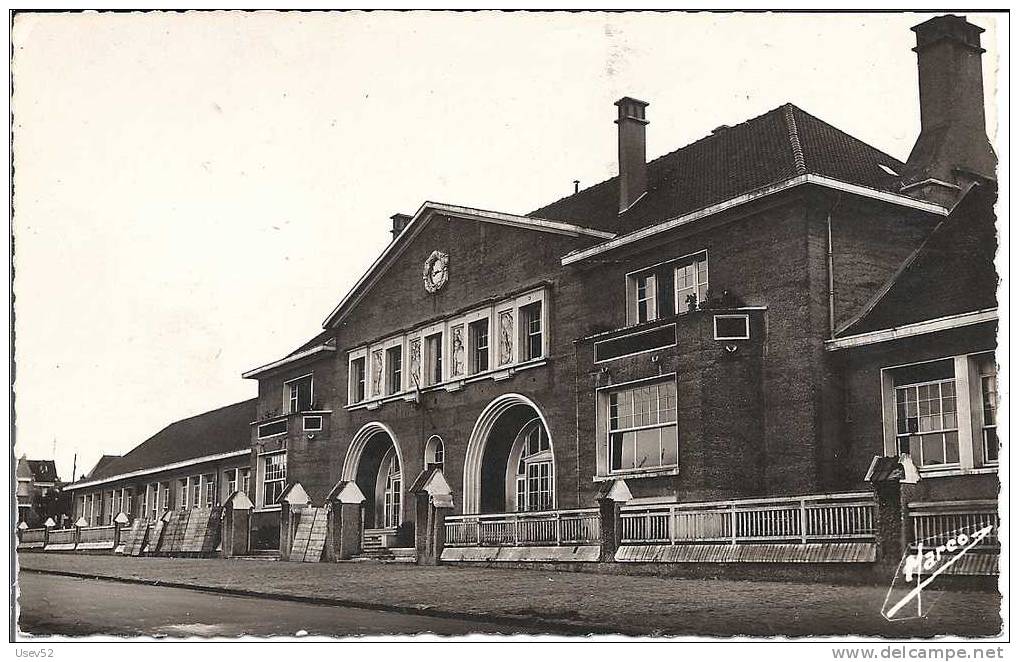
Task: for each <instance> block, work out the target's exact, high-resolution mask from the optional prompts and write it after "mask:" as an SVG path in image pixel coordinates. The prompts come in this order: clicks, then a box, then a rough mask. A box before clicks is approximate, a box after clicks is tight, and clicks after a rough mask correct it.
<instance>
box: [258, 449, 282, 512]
mask: <svg viewBox="0 0 1019 662" xmlns="http://www.w3.org/2000/svg"><path fill="white" fill-rule="evenodd" d="M277 457H281V458H282V462H281V463H280V465H279V466H280V467H282V468H281V469H280V470H278V471H274V472H273V477H272V478H269V477H268V476H269V471H268V469H269V462H270V460H271V459H272V460H274V459H275V458H277ZM258 458H259V464H260V465H261V467H260V468H261V470H260V472H259V487H260V489H259V495H258V500H259V504H260V505H261V508H262V509H272V510H274V509H276V508H279V507H280V502H279V499H280V496H281V495H282V494H283V491H284V490H286V488H287V451H285V450H281V451H273V452H270V453H262V454H261V455H259V456H258ZM270 483H272V484H273V485H278V486H279V487H278V492H276V494H275V498H274V500H273V502H272V503H270V502H268V500H267V499H266V496H267V494H268V490H267V486H268V485H269V484H270ZM273 489H274V491H275V490H276V489H277V488H276V487H274V488H273Z"/></svg>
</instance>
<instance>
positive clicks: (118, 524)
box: [113, 512, 131, 550]
mask: <svg viewBox="0 0 1019 662" xmlns="http://www.w3.org/2000/svg"><path fill="white" fill-rule="evenodd" d="M130 525H131V518H130V517H128V516H127V515H126V514H124V513H123V512H121V513H117V516H116V517H114V518H113V549H114V550H116V549H117V548H118V547H120V541H121V539H122V538H123V537H124V536H123V533H122V532H123V530H124V529H126V528H127V527H128V526H130Z"/></svg>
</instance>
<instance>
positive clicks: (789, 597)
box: [19, 553, 1001, 637]
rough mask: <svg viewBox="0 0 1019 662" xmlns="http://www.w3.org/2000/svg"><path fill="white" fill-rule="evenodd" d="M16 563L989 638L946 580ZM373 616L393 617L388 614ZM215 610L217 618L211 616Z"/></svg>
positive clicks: (543, 611) (700, 621)
mask: <svg viewBox="0 0 1019 662" xmlns="http://www.w3.org/2000/svg"><path fill="white" fill-rule="evenodd" d="M19 563H20V564H21V567H22V568H34V569H37V570H49V571H57V572H74V573H81V574H84V575H88V576H107V577H118V578H124V579H130V580H135V581H142V582H172V583H178V584H184V585H189V586H205V587H209V588H222V589H228V590H229V589H246V590H253V591H259V592H262V593H268V594H273V595H286V596H294V597H301V598H310V599H321V600H342V601H346V602H349V603H353V604H352V605H351V606H356V607H371V606H374V605H385V606H389V607H400V608H407V609H415V610H434V611H444V612H447V614H449V615H454V616H455V615H458V614H463V615H466V616H465V617H467V618H477V619H479V620H480V621H485V620H494V621H499V620H500V619H505V618H510V619H519V620H521V621H522V622H524V623H528V622H530V623H532V624H533V625H534V627H535V629H536V630H540V631H544V632H551V631H556V628H557V627H561V626H562V625H564V624H566V625H572V626H573V632H574V633H577V632H591V631H595V632H622V633H627V634H656V633H657V634H676V635H700V636H734V635H741V634H742V635H757V636H774V635H786V636H805V635H817V634H865V635H883V636H892V637H915V636H922V637H930V636H936V635H939V634H955V635H966V636H981V635H982V636H989V635H994V634H997V633H998V632H999V631H1000V629H1001V618H1000V616H999V613H998V612H999V608H1000V603H1001V600H1000V596H999V595H998V594H997V593H996V592H993V591H986V590H984V591H977V590H961V589H950V590H949V589H947V587H945V586H944V585H942V588H940V589H934V587H932V589H934V590H929V591H926V592H925V595H926V596H927V598H926V599H925V600H926V604H928V606H929V607H930V610H929V614H928V617H927V618H923V619H908V620H903V621H898V622H895V623H889V622H888V621H886V620H885V619H884V617H883V616H881V607H882V605H883V603H884V600H885V597H886V595H887V593H888V585H859V586H847V585H838V584H828V583H823V582H781V581H738V580H731V579H666V578H659V577H631V576H622V575H607V574H593V573H571V572H554V571H543V570H520V569H489V568H464V567H449V566H440V567H431V568H429V567H418V566H414V565H409V564H388V565H383V564H377V563H285V562H279V561H244V560H224V559H180V558H149V557H146V558H124V557H119V556H84V555H82V556H78V555H68V554H45V553H42V554H39V553H30V554H20V555H19ZM20 577H21V579H22V581H24V582H31V581H32V573H25V572H22V573H21V575H20ZM889 580H890V578H889ZM102 586H103V587H106V586H113V584H107V583H104V584H102ZM118 586H119V585H118ZM26 590H27V589H26ZM156 590H162V589H156ZM269 597H272V596H269ZM90 599H91V597H90ZM214 599H215V598H213V597H212V596H211V595H210V594H199V597H198V600H199V601H204V602H206V603H208V602H210V601H212V600H214ZM273 602H275V601H273ZM188 606H189V607H193V606H194V605H193V604H191V603H188ZM383 614H384V613H383ZM384 615H385V617H390V616H392V617H394V618H397V616H395V615H393V614H392V613H389V614H384ZM422 616H425V617H427V616H428V614H422ZM215 617H216V618H217V619H218V618H222V614H218V613H217V614H216V615H215ZM379 618H383V615H379ZM535 619H540V622H539V621H536V620H535ZM208 622H212V623H216V622H218V621H217V620H212V621H208ZM369 622H370V623H375V622H376V621H374V620H372V621H369ZM449 627H452V626H449ZM304 629H306V630H309V631H310V629H309V628H308V627H304ZM468 629H471V628H468ZM473 630H475V631H477V630H478V628H476V627H475V628H473ZM405 631H406V630H405ZM465 631H466V630H465Z"/></svg>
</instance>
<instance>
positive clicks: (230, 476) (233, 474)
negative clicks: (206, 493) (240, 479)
mask: <svg viewBox="0 0 1019 662" xmlns="http://www.w3.org/2000/svg"><path fill="white" fill-rule="evenodd" d="M223 475H224V476H225V477H226V496H227V498H230V495H231V494H233V493H234V492H236V491H237V470H236V469H227V470H226V471H225V472H223Z"/></svg>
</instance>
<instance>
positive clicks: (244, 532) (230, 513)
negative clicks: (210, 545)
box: [222, 492, 252, 559]
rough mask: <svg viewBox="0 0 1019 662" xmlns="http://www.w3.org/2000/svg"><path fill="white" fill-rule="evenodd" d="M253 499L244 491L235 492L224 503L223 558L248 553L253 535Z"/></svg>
mask: <svg viewBox="0 0 1019 662" xmlns="http://www.w3.org/2000/svg"><path fill="white" fill-rule="evenodd" d="M251 506H252V504H251V500H250V499H248V495H247V494H245V493H244V492H234V493H233V494H231V495H230V496H229V497H227V500H226V503H225V504H224V505H223V535H222V540H223V550H222V554H223V558H226V559H228V558H231V557H234V556H243V555H245V554H247V553H248V547H249V545H250V541H249V537H250V535H251Z"/></svg>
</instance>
